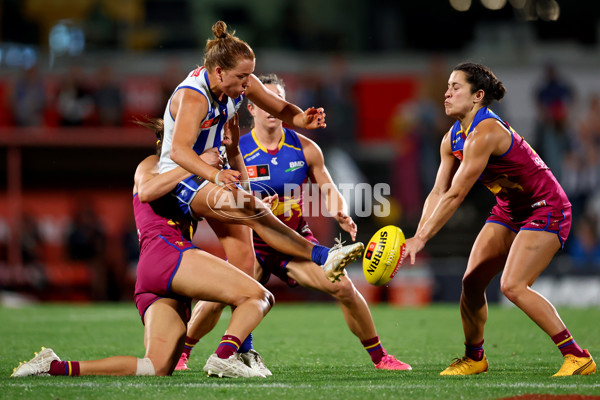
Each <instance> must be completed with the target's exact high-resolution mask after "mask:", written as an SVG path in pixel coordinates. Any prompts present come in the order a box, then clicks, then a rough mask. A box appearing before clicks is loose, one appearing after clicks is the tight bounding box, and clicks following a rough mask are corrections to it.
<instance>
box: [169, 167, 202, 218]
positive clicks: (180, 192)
mask: <svg viewBox="0 0 600 400" xmlns="http://www.w3.org/2000/svg"><path fill="white" fill-rule="evenodd" d="M208 182H209V181H207V180H206V179H204V178H201V177H199V176H198V175H192V176H190V177H188V178H186V179H184V180H182V181H181V182H179V183H178V184H177V187H175V189H173V192H172V193H173V196H175V197H176V198H177V204H178V205H179V208H181V211H183V213H184V214H185V215H186V216H187V217H191V218H194V219H198V218H197V217H196V216H195V215H194V213H193V212H192V200H194V197H196V194H197V193H198V190H200V189H202V188H203V187H204V186H206V185H207V184H208Z"/></svg>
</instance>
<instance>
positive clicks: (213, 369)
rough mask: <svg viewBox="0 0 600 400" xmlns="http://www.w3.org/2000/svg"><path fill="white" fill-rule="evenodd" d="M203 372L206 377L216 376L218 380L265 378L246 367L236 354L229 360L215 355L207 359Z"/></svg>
mask: <svg viewBox="0 0 600 400" xmlns="http://www.w3.org/2000/svg"><path fill="white" fill-rule="evenodd" d="M204 372H206V374H207V375H208V376H218V377H219V378H255V377H257V378H264V377H265V376H264V375H263V374H261V373H260V372H258V371H255V370H253V369H252V368H250V367H248V366H247V365H246V364H244V362H243V361H242V359H241V358H240V356H239V354H238V353H233V354H232V355H231V357H229V358H225V359H223V358H219V356H217V353H213V354H211V355H210V357H208V360H207V361H206V365H205V366H204Z"/></svg>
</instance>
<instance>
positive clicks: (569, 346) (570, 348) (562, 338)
mask: <svg viewBox="0 0 600 400" xmlns="http://www.w3.org/2000/svg"><path fill="white" fill-rule="evenodd" d="M552 341H553V342H554V343H555V344H556V347H558V349H559V350H560V352H561V353H562V355H563V356H566V355H567V354H571V355H574V356H575V357H588V355H587V354H586V353H585V352H584V351H583V350H582V349H581V347H579V345H578V344H577V342H576V341H575V339H573V336H571V333H570V332H569V330H568V329H565V330H564V331H562V332H561V333H559V334H556V335H554V336H552Z"/></svg>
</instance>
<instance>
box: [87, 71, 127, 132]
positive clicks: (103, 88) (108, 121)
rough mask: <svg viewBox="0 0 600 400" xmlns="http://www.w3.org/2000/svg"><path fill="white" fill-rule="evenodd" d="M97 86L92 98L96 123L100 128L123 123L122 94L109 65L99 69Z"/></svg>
mask: <svg viewBox="0 0 600 400" xmlns="http://www.w3.org/2000/svg"><path fill="white" fill-rule="evenodd" d="M97 76H98V82H97V84H98V86H97V87H96V90H95V91H94V94H93V98H94V104H95V105H96V112H97V115H98V123H99V124H100V125H102V126H117V125H121V124H122V122H123V94H122V93H121V88H120V87H119V83H118V81H117V80H116V79H115V77H114V73H113V69H112V67H110V66H109V65H105V66H103V67H102V68H100V71H99V72H98V75H97Z"/></svg>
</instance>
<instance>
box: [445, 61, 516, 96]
mask: <svg viewBox="0 0 600 400" xmlns="http://www.w3.org/2000/svg"><path fill="white" fill-rule="evenodd" d="M453 71H462V72H464V73H465V75H466V77H467V82H468V83H469V84H470V85H471V93H475V92H476V91H478V90H483V92H484V93H485V95H484V97H483V101H482V104H483V106H484V107H487V106H489V105H490V104H491V103H492V101H494V100H497V101H500V100H501V99H502V98H503V97H504V94H505V93H506V89H505V88H504V85H503V84H502V82H500V81H499V80H498V78H496V75H494V73H493V72H492V70H490V69H489V68H488V67H486V66H485V65H482V64H475V63H468V62H466V63H462V64H459V65H457V66H456V67H454V69H453Z"/></svg>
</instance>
